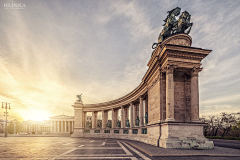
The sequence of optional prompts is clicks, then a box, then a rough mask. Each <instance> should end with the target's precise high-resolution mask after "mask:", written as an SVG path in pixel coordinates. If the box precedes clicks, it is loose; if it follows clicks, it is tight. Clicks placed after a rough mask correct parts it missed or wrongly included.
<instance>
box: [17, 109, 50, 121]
mask: <svg viewBox="0 0 240 160" xmlns="http://www.w3.org/2000/svg"><path fill="white" fill-rule="evenodd" d="M20 115H21V116H22V118H23V119H24V120H32V121H43V120H48V119H49V117H50V114H49V113H48V111H45V110H36V109H30V110H26V111H21V113H20Z"/></svg>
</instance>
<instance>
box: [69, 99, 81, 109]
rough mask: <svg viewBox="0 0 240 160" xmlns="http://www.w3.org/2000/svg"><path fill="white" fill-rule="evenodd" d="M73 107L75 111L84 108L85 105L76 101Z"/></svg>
mask: <svg viewBox="0 0 240 160" xmlns="http://www.w3.org/2000/svg"><path fill="white" fill-rule="evenodd" d="M72 106H73V107H74V109H75V108H83V107H84V106H83V103H82V102H80V101H76V102H75V103H74V105H72Z"/></svg>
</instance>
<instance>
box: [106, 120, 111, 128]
mask: <svg viewBox="0 0 240 160" xmlns="http://www.w3.org/2000/svg"><path fill="white" fill-rule="evenodd" d="M106 127H107V128H112V124H111V121H110V120H108V122H107V124H106Z"/></svg>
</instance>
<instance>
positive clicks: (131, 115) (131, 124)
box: [129, 102, 134, 127]
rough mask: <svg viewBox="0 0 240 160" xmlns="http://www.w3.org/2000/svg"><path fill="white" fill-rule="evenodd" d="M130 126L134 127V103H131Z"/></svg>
mask: <svg viewBox="0 0 240 160" xmlns="http://www.w3.org/2000/svg"><path fill="white" fill-rule="evenodd" d="M129 107H130V127H134V120H133V103H132V102H131V103H130V106H129Z"/></svg>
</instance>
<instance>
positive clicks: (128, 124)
mask: <svg viewBox="0 0 240 160" xmlns="http://www.w3.org/2000/svg"><path fill="white" fill-rule="evenodd" d="M126 127H130V123H129V119H128V118H127V120H126Z"/></svg>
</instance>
